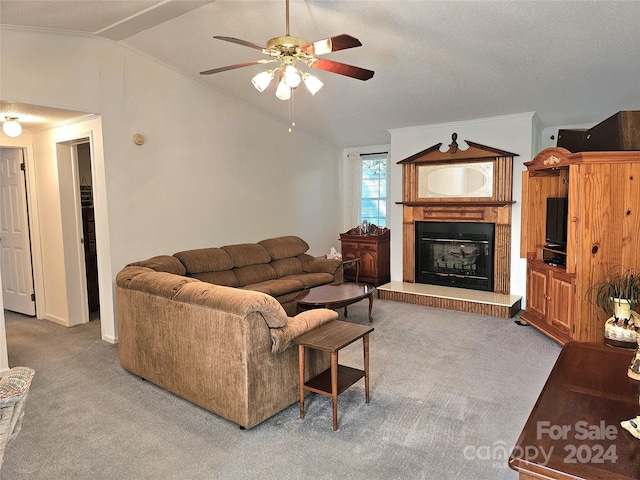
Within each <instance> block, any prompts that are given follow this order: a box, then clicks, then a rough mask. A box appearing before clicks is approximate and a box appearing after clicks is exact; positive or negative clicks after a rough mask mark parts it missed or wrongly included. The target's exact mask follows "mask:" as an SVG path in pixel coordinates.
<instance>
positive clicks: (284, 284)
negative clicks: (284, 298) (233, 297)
mask: <svg viewBox="0 0 640 480" xmlns="http://www.w3.org/2000/svg"><path fill="white" fill-rule="evenodd" d="M242 288H244V289H246V290H254V291H256V292H262V293H266V294H267V295H271V296H273V297H278V296H280V295H285V294H287V293H291V292H301V291H302V290H304V285H303V283H302V282H301V281H300V280H298V279H288V280H287V279H283V278H279V279H277V280H267V281H266V282H259V283H251V284H249V285H245V286H244V287H242Z"/></svg>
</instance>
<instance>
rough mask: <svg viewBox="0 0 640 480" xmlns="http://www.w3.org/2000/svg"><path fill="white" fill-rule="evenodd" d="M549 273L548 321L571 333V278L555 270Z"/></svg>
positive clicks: (568, 333)
mask: <svg viewBox="0 0 640 480" xmlns="http://www.w3.org/2000/svg"><path fill="white" fill-rule="evenodd" d="M549 275H550V282H549V323H551V325H553V326H554V327H556V328H557V329H558V330H561V331H563V332H564V333H566V334H567V335H571V333H572V332H571V318H572V311H573V308H572V305H573V280H572V279H571V278H570V277H565V276H564V275H561V274H558V273H555V272H551V273H550V274H549Z"/></svg>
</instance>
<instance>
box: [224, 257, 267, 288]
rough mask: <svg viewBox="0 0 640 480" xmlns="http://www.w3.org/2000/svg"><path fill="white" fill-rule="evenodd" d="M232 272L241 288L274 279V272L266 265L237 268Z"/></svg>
mask: <svg viewBox="0 0 640 480" xmlns="http://www.w3.org/2000/svg"><path fill="white" fill-rule="evenodd" d="M233 271H234V273H235V274H236V278H237V279H238V283H239V284H240V286H241V287H244V286H245V285H251V284H252V283H259V282H266V281H267V280H273V279H274V278H276V272H275V270H274V269H273V268H272V267H271V265H269V264H268V263H262V264H259V265H247V266H245V267H238V268H234V269H233Z"/></svg>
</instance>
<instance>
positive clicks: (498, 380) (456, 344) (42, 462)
mask: <svg viewBox="0 0 640 480" xmlns="http://www.w3.org/2000/svg"><path fill="white" fill-rule="evenodd" d="M5 316H6V330H7V342H8V350H9V365H10V366H18V365H26V366H30V367H32V368H34V369H35V370H36V376H35V378H34V381H33V384H32V387H31V391H30V394H29V398H28V400H27V406H26V416H25V419H24V424H23V429H22V431H21V432H20V434H19V435H18V437H16V439H15V440H14V441H13V442H12V443H11V444H10V445H9V446H8V447H7V450H6V454H5V462H4V465H3V467H2V475H3V478H4V479H5V480H7V479H16V480H19V479H30V480H35V479H154V480H156V479H299V478H304V477H306V478H314V479H315V478H326V479H345V478H346V479H348V478H353V479H361V478H367V479H385V480H389V479H396V478H397V479H438V480H442V479H460V480H463V479H464V480H469V479H492V480H493V479H516V478H517V474H516V472H514V471H512V470H510V469H509V468H508V466H507V461H506V457H508V453H506V452H508V451H509V450H510V449H511V448H512V446H513V444H514V443H515V441H516V440H517V438H518V436H519V434H520V431H521V430H522V427H523V426H524V423H525V421H526V419H527V417H528V415H529V412H530V411H531V409H532V407H533V405H534V403H535V401H536V399H537V397H538V394H539V393H540V391H541V389H542V387H543V385H544V382H545V381H546V378H547V376H548V374H549V372H550V371H551V368H552V367H553V364H554V362H555V360H556V358H557V356H558V354H559V352H560V347H559V346H558V345H557V344H556V343H554V342H552V341H551V340H549V339H548V338H546V337H545V336H543V335H541V334H540V333H538V332H537V331H536V330H534V329H533V328H531V327H520V326H518V325H516V324H514V322H513V320H506V319H500V318H494V317H487V316H481V315H474V314H469V313H462V312H452V311H447V310H439V309H435V308H429V307H421V306H416V305H409V304H404V303H397V302H391V301H384V300H378V299H376V300H375V302H374V327H375V331H374V332H373V333H372V334H371V337H370V338H371V402H370V403H369V404H368V405H367V404H365V402H364V386H363V381H362V380H361V381H360V382H358V383H357V384H355V385H354V386H353V387H351V388H350V389H349V390H347V391H346V392H344V393H343V394H342V395H341V396H340V397H339V409H338V422H339V428H338V431H336V432H334V431H333V430H332V429H331V400H330V399H329V398H327V397H322V396H317V395H311V396H310V397H309V399H308V400H307V402H306V406H307V415H306V418H305V419H304V420H301V419H300V418H299V405H298V404H297V403H296V404H294V405H292V406H290V407H289V408H287V409H285V410H284V411H282V412H280V413H279V414H277V415H275V416H274V417H272V418H270V419H268V420H266V421H265V422H263V423H262V424H260V425H258V426H257V427H255V428H253V429H251V430H246V431H243V430H240V429H239V428H238V426H236V425H235V424H232V423H230V422H228V421H226V420H224V419H222V418H220V417H218V416H216V415H213V414H211V413H209V412H207V411H205V410H203V409H201V408H198V407H196V406H194V405H192V404H190V403H188V402H186V401H184V400H182V399H180V398H178V397H176V396H175V395H172V394H170V393H168V392H166V391H164V390H161V389H160V388H158V387H156V386H154V385H153V384H150V383H148V382H145V381H143V380H141V379H139V378H137V377H135V376H133V375H131V374H129V373H128V372H126V371H125V370H123V369H122V367H121V366H120V364H119V362H118V352H117V348H118V347H117V346H116V345H110V344H108V343H106V342H104V341H102V340H101V339H100V325H99V323H98V322H99V321H94V322H91V323H89V324H87V325H82V326H78V327H73V328H64V327H61V326H58V325H56V324H53V323H51V322H48V321H44V320H36V319H33V318H30V317H24V316H20V315H17V314H14V313H11V312H5ZM341 318H342V315H341ZM366 318H367V302H360V303H359V304H356V305H353V306H351V307H349V320H350V321H355V322H358V323H367V320H366ZM361 345H362V344H361V342H357V343H356V344H353V345H351V346H349V347H347V348H346V349H344V350H342V351H341V355H340V361H341V363H345V364H347V365H351V366H354V367H361V365H362V346H361Z"/></svg>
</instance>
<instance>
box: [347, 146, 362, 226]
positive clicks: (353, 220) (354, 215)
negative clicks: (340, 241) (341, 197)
mask: <svg viewBox="0 0 640 480" xmlns="http://www.w3.org/2000/svg"><path fill="white" fill-rule="evenodd" d="M346 170H347V192H346V193H347V198H346V208H345V223H346V226H347V228H353V227H355V226H356V225H359V224H360V208H361V205H362V157H361V155H360V153H359V152H349V153H348V154H347V169H346Z"/></svg>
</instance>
